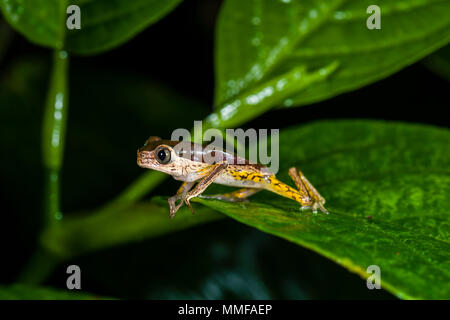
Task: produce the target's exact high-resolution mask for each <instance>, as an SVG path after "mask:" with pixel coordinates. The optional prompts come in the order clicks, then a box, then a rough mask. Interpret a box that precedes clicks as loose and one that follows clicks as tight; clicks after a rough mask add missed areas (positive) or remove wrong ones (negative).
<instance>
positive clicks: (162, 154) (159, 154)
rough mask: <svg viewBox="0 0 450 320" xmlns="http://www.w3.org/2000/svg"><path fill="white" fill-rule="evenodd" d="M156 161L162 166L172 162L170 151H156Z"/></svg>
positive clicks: (163, 149) (160, 149) (162, 149)
mask: <svg viewBox="0 0 450 320" xmlns="http://www.w3.org/2000/svg"><path fill="white" fill-rule="evenodd" d="M155 153H156V160H158V162H159V163H161V164H167V163H169V162H170V150H169V149H167V148H165V147H162V148H159V149H157V150H156V152H155Z"/></svg>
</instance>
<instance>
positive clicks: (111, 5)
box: [67, 0, 182, 54]
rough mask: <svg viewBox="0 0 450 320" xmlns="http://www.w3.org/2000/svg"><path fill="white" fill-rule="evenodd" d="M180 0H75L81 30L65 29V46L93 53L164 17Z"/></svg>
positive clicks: (112, 45)
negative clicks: (80, 16) (66, 31)
mask: <svg viewBox="0 0 450 320" xmlns="http://www.w3.org/2000/svg"><path fill="white" fill-rule="evenodd" d="M181 1H182V0H164V1H160V0H134V1H129V0H114V1H111V0H95V1H91V0H88V1H87V0H75V1H73V2H72V3H71V4H78V5H79V6H80V8H81V15H82V22H81V30H71V31H69V32H68V35H67V37H68V39H67V48H68V50H69V51H72V52H75V53H78V54H93V53H99V52H102V51H106V50H108V49H111V48H113V47H116V46H119V45H120V44H122V43H124V42H126V41H127V40H128V39H130V38H132V37H134V36H135V35H136V34H137V33H139V32H140V31H142V30H144V29H145V28H146V27H148V26H150V25H151V24H153V23H155V22H156V21H158V20H160V19H161V18H163V17H164V16H165V15H166V14H168V13H169V12H170V11H172V10H173V9H174V8H175V7H176V6H177V5H178V4H179V3H181Z"/></svg>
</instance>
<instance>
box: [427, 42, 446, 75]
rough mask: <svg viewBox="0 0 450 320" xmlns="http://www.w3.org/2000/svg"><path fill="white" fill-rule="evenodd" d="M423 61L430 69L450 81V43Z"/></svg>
mask: <svg viewBox="0 0 450 320" xmlns="http://www.w3.org/2000/svg"><path fill="white" fill-rule="evenodd" d="M423 62H424V64H425V66H426V67H427V68H428V69H430V70H431V71H433V72H434V73H436V74H437V75H439V76H441V77H442V78H444V79H446V80H447V81H450V45H447V46H445V47H444V48H441V49H439V50H438V51H436V52H435V53H433V54H431V55H429V56H428V57H426V59H424V60H423Z"/></svg>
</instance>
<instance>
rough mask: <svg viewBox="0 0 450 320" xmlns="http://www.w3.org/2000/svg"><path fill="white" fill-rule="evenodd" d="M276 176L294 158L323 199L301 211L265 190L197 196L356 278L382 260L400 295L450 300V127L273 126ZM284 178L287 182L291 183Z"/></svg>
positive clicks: (384, 281) (385, 282)
mask: <svg viewBox="0 0 450 320" xmlns="http://www.w3.org/2000/svg"><path fill="white" fill-rule="evenodd" d="M280 141H281V143H280V160H281V161H282V162H281V169H280V174H279V178H280V179H281V180H282V181H285V182H288V181H289V178H288V176H287V174H286V173H287V170H288V168H289V167H291V166H296V167H297V168H299V169H300V170H302V171H303V172H304V173H305V175H306V176H307V177H308V178H309V179H310V181H311V182H312V183H313V184H314V185H315V186H316V187H317V188H318V190H319V191H320V192H321V194H322V195H323V196H324V197H325V198H326V199H327V204H326V207H327V208H328V210H329V211H330V214H329V215H325V214H313V213H311V212H306V211H304V212H302V211H300V209H299V204H298V203H296V202H294V201H292V200H289V199H285V198H282V197H279V196H277V195H274V194H272V193H269V192H266V191H264V192H261V193H260V194H258V195H255V196H254V197H252V200H251V201H250V202H249V203H227V202H222V201H218V200H206V199H196V201H200V202H201V203H203V204H205V205H207V206H208V207H211V208H213V209H216V210H218V211H221V212H223V213H226V214H227V215H229V216H230V217H232V218H234V219H236V220H238V221H240V222H242V223H245V224H247V225H250V226H253V227H256V228H258V229H260V230H262V231H265V232H268V233H271V234H274V235H277V236H279V237H282V238H284V239H287V240H289V241H292V242H294V243H297V244H299V245H301V246H304V247H306V248H309V249H311V250H313V251H316V252H318V253H320V254H321V255H323V256H325V257H328V258H329V259H331V260H333V261H334V262H336V263H338V264H340V265H342V266H344V267H345V268H347V269H348V270H350V271H352V272H355V273H357V274H359V275H361V276H362V277H364V278H365V277H368V276H369V275H368V274H367V273H366V268H367V267H368V266H370V265H378V266H379V267H380V268H381V286H382V288H385V289H387V290H389V291H390V292H392V293H394V294H396V295H397V296H398V297H399V298H428V299H448V298H450V287H449V286H448V283H450V264H449V262H450V253H449V250H448V249H449V234H450V215H449V213H450V198H449V197H448V195H449V194H450V171H449V168H450V156H449V155H450V133H449V131H448V130H444V129H439V128H434V127H428V126H422V125H412V124H401V123H385V122H378V121H333V122H325V121H324V122H317V123H313V124H310V125H307V126H304V127H300V128H291V129H288V130H284V131H282V132H281V133H280ZM290 184H291V185H292V183H290Z"/></svg>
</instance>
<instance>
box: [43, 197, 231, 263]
mask: <svg viewBox="0 0 450 320" xmlns="http://www.w3.org/2000/svg"><path fill="white" fill-rule="evenodd" d="M221 218H223V215H221V214H219V213H216V212H214V211H213V210H211V209H209V208H199V210H196V213H195V215H193V214H192V213H191V212H190V211H189V209H186V208H183V209H180V210H179V211H178V213H177V215H176V217H175V218H174V219H173V220H171V219H170V218H169V205H168V204H167V200H166V199H161V198H156V199H153V200H152V201H151V202H143V203H137V204H134V205H132V206H130V207H126V208H123V207H120V206H117V208H116V209H114V208H108V209H106V210H100V211H97V212H87V213H82V214H73V215H69V216H67V217H66V218H65V219H63V220H62V221H61V223H60V224H59V225H58V226H56V227H50V228H49V229H47V231H46V232H44V235H43V237H42V243H43V246H44V247H45V248H46V249H47V250H48V251H50V252H52V253H54V254H56V255H57V256H59V257H62V258H69V257H73V256H76V255H80V254H84V253H87V252H91V251H94V250H99V249H104V248H109V247H113V246H116V245H121V244H125V243H129V242H136V241H143V240H144V239H148V238H153V237H157V236H160V235H163V234H167V233H171V232H175V231H178V230H182V229H185V228H189V227H191V226H194V225H198V224H202V223H205V222H209V221H214V220H217V219H221Z"/></svg>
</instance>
